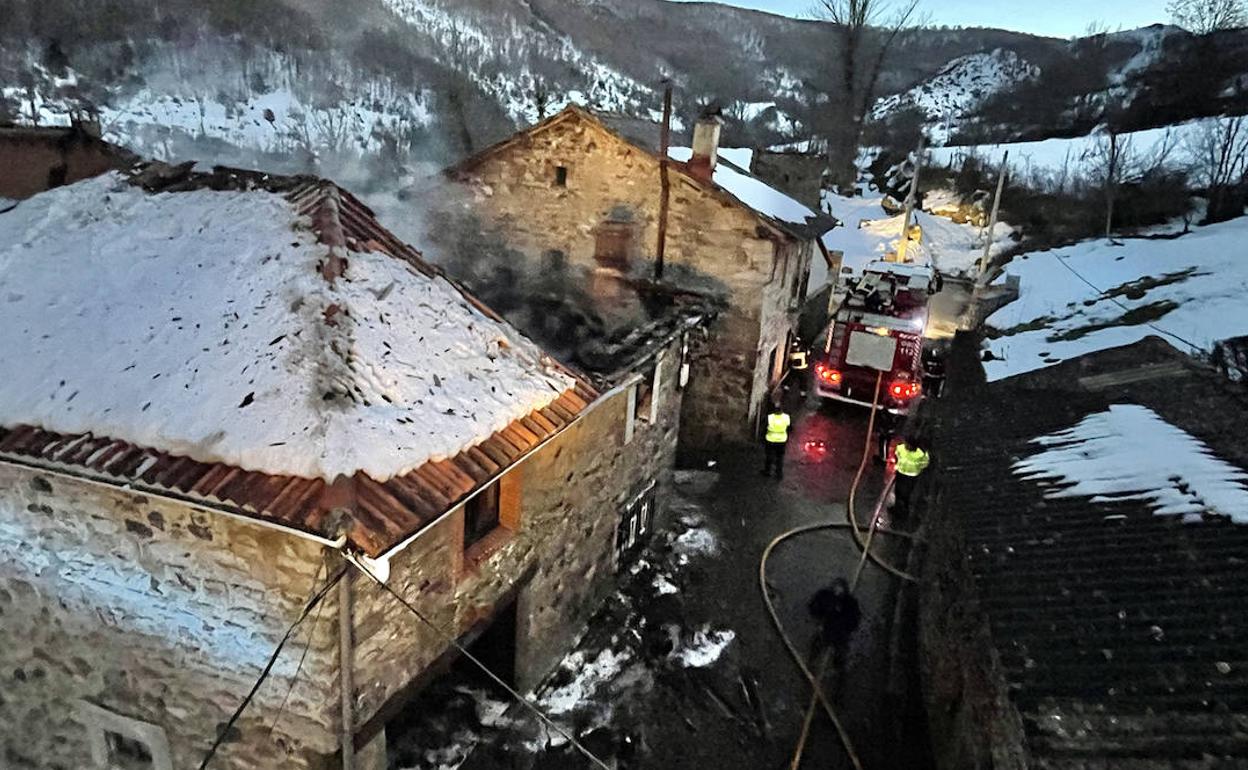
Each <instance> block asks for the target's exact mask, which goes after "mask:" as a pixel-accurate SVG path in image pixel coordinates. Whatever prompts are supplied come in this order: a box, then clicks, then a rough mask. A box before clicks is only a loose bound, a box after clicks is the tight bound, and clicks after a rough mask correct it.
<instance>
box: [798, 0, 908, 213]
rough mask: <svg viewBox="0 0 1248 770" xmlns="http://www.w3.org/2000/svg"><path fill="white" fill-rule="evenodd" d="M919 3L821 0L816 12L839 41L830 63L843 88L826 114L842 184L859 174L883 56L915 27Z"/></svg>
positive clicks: (831, 158)
mask: <svg viewBox="0 0 1248 770" xmlns="http://www.w3.org/2000/svg"><path fill="white" fill-rule="evenodd" d="M918 6H919V0H817V3H816V6H815V16H816V17H818V18H821V19H823V20H824V21H827V22H830V26H831V28H832V35H833V36H834V39H835V40H836V42H837V43H838V46H837V51H836V54H835V55H833V56H831V57H829V61H828V66H829V67H831V68H832V70H833V73H834V77H835V80H836V82H837V83H838V84H839V86H840V92H841V93H840V95H839V99H837V98H834V99H832V100H831V101H830V102H829V105H828V108H827V111H826V114H825V116H824V118H825V133H826V136H827V142H828V166H829V170H830V172H831V175H832V181H833V182H834V183H835V184H837V186H839V187H841V188H842V189H844V188H850V187H852V186H853V184H854V181H855V178H856V176H857V170H856V168H855V161H856V159H857V157H858V147H859V145H860V144H861V143H862V133H863V128H864V124H865V122H866V118H867V112H868V110H870V109H871V105H872V103H873V102H874V101H875V92H876V86H877V84H878V82H879V78H880V70H881V68H882V67H883V64H884V57H885V56H887V55H888V54H889V53H890V52H891V53H896V51H895V50H894V46H896V45H897V44H898V43H899V42H900V40H899V38H900V37H901V35H902V33H903V31H905V30H908V29H912V28H913V27H914V26H916V24H917V22H918V19H917V18H916V12H917V10H918Z"/></svg>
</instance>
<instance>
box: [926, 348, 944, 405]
mask: <svg viewBox="0 0 1248 770" xmlns="http://www.w3.org/2000/svg"><path fill="white" fill-rule="evenodd" d="M944 387H945V356H944V351H942V350H939V349H937V348H935V347H933V346H930V345H928V346H925V347H924V348H923V390H924V391H925V392H926V393H927V395H928V396H929V397H930V398H940V391H941V390H943V389H944Z"/></svg>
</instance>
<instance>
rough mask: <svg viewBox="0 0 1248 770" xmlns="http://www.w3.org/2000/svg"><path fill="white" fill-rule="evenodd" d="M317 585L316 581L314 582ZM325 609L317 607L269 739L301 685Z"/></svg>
mask: <svg viewBox="0 0 1248 770" xmlns="http://www.w3.org/2000/svg"><path fill="white" fill-rule="evenodd" d="M328 566H329V563H328V562H323V563H322V564H321V567H322V569H324V568H325V567H328ZM320 577H321V571H320V570H317V572H316V579H317V580H319V579H320ZM313 583H315V581H313ZM323 609H325V604H324V603H321V604H318V605H316V615H314V616H313V617H312V628H310V629H309V630H308V636H307V639H306V640H305V641H304V645H303V653H302V654H301V655H300V656H299V665H298V666H296V667H295V675H294V676H293V677H291V680H290V687H287V688H286V696H285V697H283V698H282V705H281V706H279V707H278V709H277V716H275V717H273V722H272V724H270V725H269V737H270V738H272V737H273V732H274V731H275V730H277V724H278V722H280V721H282V715H283V714H285V713H286V704H287V703H289V702H290V696H291V695H292V694H293V693H294V692H295V685H296V684H298V683H299V675H300V674H302V673H303V664H304V663H305V662H306V661H307V659H308V651H309V650H311V649H312V640H313V638H315V637H316V632H317V631H318V630H320V628H321V610H323Z"/></svg>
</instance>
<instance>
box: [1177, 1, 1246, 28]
mask: <svg viewBox="0 0 1248 770" xmlns="http://www.w3.org/2000/svg"><path fill="white" fill-rule="evenodd" d="M1166 11H1168V12H1169V14H1170V17H1171V18H1172V19H1174V23H1175V24H1178V25H1179V26H1180V27H1183V28H1184V29H1186V30H1187V31H1189V32H1193V33H1195V34H1197V35H1208V34H1209V33H1210V32H1216V31H1218V30H1220V29H1236V28H1238V27H1242V26H1245V22H1248V13H1245V10H1244V2H1243V0H1170V2H1168V3H1166Z"/></svg>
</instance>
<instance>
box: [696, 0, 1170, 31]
mask: <svg viewBox="0 0 1248 770" xmlns="http://www.w3.org/2000/svg"><path fill="white" fill-rule="evenodd" d="M720 2H725V3H727V4H728V5H739V6H741V7H743V8H757V9H758V10H762V11H771V12H773V13H782V14H785V15H786V16H799V17H806V16H809V15H810V11H811V8H812V7H814V4H815V3H814V0H720ZM920 8H921V9H922V11H923V12H925V13H927V14H929V15H930V16H931V22H932V24H936V25H949V26H963V27H999V28H1001V29H1013V30H1018V31H1020V32H1030V33H1032V34H1036V35H1048V36H1051V37H1072V36H1074V35H1082V34H1083V33H1084V31H1085V30H1087V28H1088V25H1089V24H1093V23H1096V24H1098V26H1104V27H1107V28H1108V29H1110V30H1111V31H1112V30H1116V29H1118V28H1120V27H1121V28H1122V29H1133V28H1135V27H1144V26H1147V25H1149V24H1155V23H1158V22H1164V21H1166V3H1165V0H1098V1H1097V2H1089V1H1088V0H1042V1H1037V0H1027V2H992V0H988V1H987V2H985V0H920Z"/></svg>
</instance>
